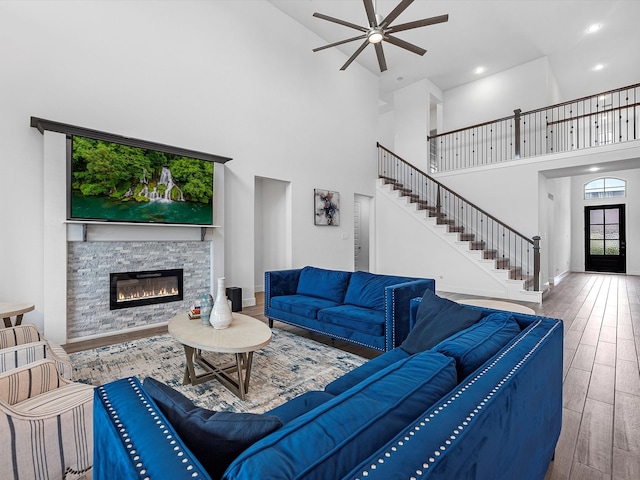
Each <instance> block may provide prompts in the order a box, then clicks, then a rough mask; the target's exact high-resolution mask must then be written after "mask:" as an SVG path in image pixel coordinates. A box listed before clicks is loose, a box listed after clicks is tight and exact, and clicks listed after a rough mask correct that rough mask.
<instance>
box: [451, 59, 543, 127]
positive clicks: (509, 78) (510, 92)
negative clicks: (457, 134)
mask: <svg viewBox="0 0 640 480" xmlns="http://www.w3.org/2000/svg"><path fill="white" fill-rule="evenodd" d="M550 88H553V87H552V85H550V78H549V63H548V61H547V58H546V57H542V58H539V59H538V60H534V61H532V62H528V63H525V64H523V65H520V66H519V67H516V68H512V69H510V70H506V71H504V72H500V73H496V74H495V75H489V76H487V77H484V78H481V79H479V80H477V81H475V82H471V83H467V84H466V85H461V86H460V87H457V88H452V89H451V90H447V91H446V92H444V131H443V132H448V131H450V130H456V129H458V128H463V127H468V126H470V125H475V124H477V123H483V122H488V121H491V120H495V119H497V118H503V117H508V116H509V115H513V111H514V110H515V109H517V108H519V109H521V110H522V111H523V112H526V111H528V110H534V109H536V108H540V107H544V106H545V105H548V101H549V100H550V98H553V95H555V94H553V95H552V94H551V93H550V91H549V89H550ZM443 132H441V133H443Z"/></svg>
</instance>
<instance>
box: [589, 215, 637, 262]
mask: <svg viewBox="0 0 640 480" xmlns="http://www.w3.org/2000/svg"><path fill="white" fill-rule="evenodd" d="M584 219H585V220H584V224H585V229H584V231H585V257H586V258H585V270H587V271H591V272H610V273H625V272H626V270H627V268H626V262H625V250H626V243H625V231H624V205H601V206H598V207H585V209H584Z"/></svg>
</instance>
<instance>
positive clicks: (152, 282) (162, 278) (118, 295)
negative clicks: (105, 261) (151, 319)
mask: <svg viewBox="0 0 640 480" xmlns="http://www.w3.org/2000/svg"><path fill="white" fill-rule="evenodd" d="M182 282H183V273H182V270H180V269H176V270H156V271H149V272H125V273H112V274H111V289H110V294H111V295H110V296H111V298H110V306H111V310H114V309H118V308H126V307H136V306H141V305H151V304H154V303H165V302H174V301H179V300H182V299H183V293H182Z"/></svg>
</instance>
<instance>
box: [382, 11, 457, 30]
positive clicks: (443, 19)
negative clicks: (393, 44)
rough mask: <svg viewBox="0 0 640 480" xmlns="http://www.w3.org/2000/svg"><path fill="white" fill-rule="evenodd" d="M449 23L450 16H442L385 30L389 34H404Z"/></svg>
mask: <svg viewBox="0 0 640 480" xmlns="http://www.w3.org/2000/svg"><path fill="white" fill-rule="evenodd" d="M448 21H449V15H440V16H438V17H431V18H425V19H423V20H416V21H415V22H409V23H402V24H400V25H394V26H393V27H389V28H387V29H386V30H385V32H388V33H396V32H403V31H405V30H411V29H412V28H418V27H426V26H428V25H435V24H436V23H444V22H448Z"/></svg>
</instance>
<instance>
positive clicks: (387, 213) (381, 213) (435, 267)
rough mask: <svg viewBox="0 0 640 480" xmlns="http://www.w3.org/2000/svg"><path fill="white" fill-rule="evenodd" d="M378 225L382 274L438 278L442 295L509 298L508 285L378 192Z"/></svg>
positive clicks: (438, 288)
mask: <svg viewBox="0 0 640 480" xmlns="http://www.w3.org/2000/svg"><path fill="white" fill-rule="evenodd" d="M376 223H377V225H378V234H377V242H378V246H377V252H378V254H377V257H376V261H377V265H378V268H377V272H378V273H385V274H390V275H407V276H414V277H424V278H434V279H435V280H436V290H438V291H445V292H458V293H468V294H472V295H484V296H490V297H493V296H501V295H504V296H503V297H502V298H507V297H506V294H507V288H506V285H505V284H504V283H502V282H500V281H498V280H496V279H495V278H492V277H491V276H490V275H489V274H488V273H487V271H486V270H484V269H483V268H482V267H481V266H480V265H479V263H477V262H470V261H469V258H468V257H469V255H468V253H467V252H465V251H463V250H462V249H460V248H458V247H456V246H454V245H453V244H452V243H449V242H446V241H443V240H442V238H441V237H440V236H439V235H437V234H436V233H434V232H432V231H431V230H430V229H429V228H426V227H425V225H424V224H423V223H421V222H420V221H419V220H417V219H416V218H415V217H414V216H413V214H412V213H410V212H409V210H408V209H402V208H399V206H398V204H397V203H396V202H394V201H393V200H392V199H390V198H389V196H387V195H386V194H384V193H381V192H380V191H378V192H376Z"/></svg>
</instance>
